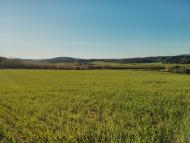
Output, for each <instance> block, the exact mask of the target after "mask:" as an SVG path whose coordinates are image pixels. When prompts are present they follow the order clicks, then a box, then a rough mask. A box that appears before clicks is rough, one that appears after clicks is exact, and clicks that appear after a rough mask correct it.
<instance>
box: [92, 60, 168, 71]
mask: <svg viewBox="0 0 190 143" xmlns="http://www.w3.org/2000/svg"><path fill="white" fill-rule="evenodd" d="M89 64H92V65H96V66H110V67H122V68H131V69H154V68H157V69H158V68H164V67H165V64H163V63H159V62H158V63H114V62H103V61H93V62H89Z"/></svg>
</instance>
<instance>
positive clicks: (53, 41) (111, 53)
mask: <svg viewBox="0 0 190 143" xmlns="http://www.w3.org/2000/svg"><path fill="white" fill-rule="evenodd" d="M177 54H190V1H189V0H0V56H6V57H9V56H13V57H19V58H49V57H58V56H71V57H80V58H127V57H139V56H140V57H144V56H157V55H177Z"/></svg>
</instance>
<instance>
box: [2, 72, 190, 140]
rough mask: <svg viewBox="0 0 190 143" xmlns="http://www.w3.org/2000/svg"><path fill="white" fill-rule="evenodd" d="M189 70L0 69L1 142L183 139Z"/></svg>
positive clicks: (189, 93) (189, 92)
mask: <svg viewBox="0 0 190 143" xmlns="http://www.w3.org/2000/svg"><path fill="white" fill-rule="evenodd" d="M189 104H190V76H189V75H181V74H172V73H162V72H143V71H111V70H105V71H104V70H102V71H98V70H96V71H53V70H49V71H48V70H47V71H45V70H1V71H0V140H1V141H2V142H35V143H36V142H88V143H89V142H102V143H106V142H108V143H110V142H113V143H118V142H139V143H141V142H165V143H168V142H172V143H173V142H177V143H178V142H185V141H186V142H188V141H189V139H190V138H189V127H190V126H189V122H190V120H189V119H190V118H189V117H190V115H189Z"/></svg>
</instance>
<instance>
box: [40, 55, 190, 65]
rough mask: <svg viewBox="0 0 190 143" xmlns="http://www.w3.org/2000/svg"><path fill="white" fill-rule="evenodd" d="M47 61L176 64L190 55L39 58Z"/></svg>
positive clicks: (182, 62)
mask: <svg viewBox="0 0 190 143" xmlns="http://www.w3.org/2000/svg"><path fill="white" fill-rule="evenodd" d="M41 61H43V62H47V63H62V62H63V63H65V62H78V63H86V64H87V63H90V62H93V61H103V62H115V63H154V62H161V63H176V64H190V55H178V56H158V57H144V58H140V57H139V58H124V59H78V58H72V57H57V58H52V59H45V60H41Z"/></svg>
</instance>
